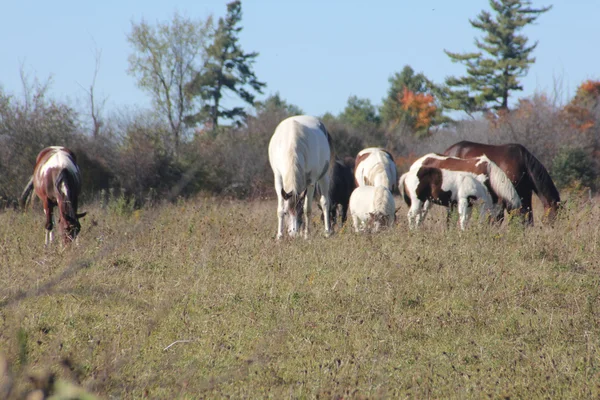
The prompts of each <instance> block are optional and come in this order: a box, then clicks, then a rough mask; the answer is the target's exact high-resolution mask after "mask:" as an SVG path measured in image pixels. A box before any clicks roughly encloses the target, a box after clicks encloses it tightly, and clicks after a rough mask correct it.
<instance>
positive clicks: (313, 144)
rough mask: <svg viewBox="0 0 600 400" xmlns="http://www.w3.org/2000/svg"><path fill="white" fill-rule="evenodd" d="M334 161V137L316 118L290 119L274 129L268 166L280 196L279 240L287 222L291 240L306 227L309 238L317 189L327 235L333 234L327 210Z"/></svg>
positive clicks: (305, 232)
mask: <svg viewBox="0 0 600 400" xmlns="http://www.w3.org/2000/svg"><path fill="white" fill-rule="evenodd" d="M333 160H334V157H333V146H332V144H331V136H329V133H328V132H327V129H325V125H323V123H322V122H321V121H319V120H318V119H317V118H314V117H311V116H307V115H299V116H295V117H289V118H286V119H284V120H283V121H281V122H280V123H279V125H278V126H277V128H275V133H273V136H272V137H271V141H270V142H269V163H270V164H271V169H272V170H273V175H274V180H275V191H276V192H277V219H278V224H277V239H281V238H282V237H283V229H284V222H287V230H288V234H289V236H290V237H294V236H296V235H297V234H298V232H299V231H300V229H301V226H302V224H304V237H305V238H308V231H309V226H310V223H309V222H310V214H311V203H312V199H313V196H314V192H315V185H317V186H318V188H319V193H321V196H320V199H319V203H320V205H321V209H322V210H323V219H324V222H325V235H326V236H329V235H330V234H331V223H330V220H329V213H328V212H327V210H329V204H330V200H329V183H330V175H331V169H332V164H333ZM284 220H285V221H284Z"/></svg>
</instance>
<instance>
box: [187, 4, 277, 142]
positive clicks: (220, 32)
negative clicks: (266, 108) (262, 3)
mask: <svg viewBox="0 0 600 400" xmlns="http://www.w3.org/2000/svg"><path fill="white" fill-rule="evenodd" d="M241 20H242V3H241V1H239V0H236V1H232V2H230V3H228V4H227V15H226V16H225V18H219V23H218V26H217V28H216V30H215V32H214V33H213V37H212V39H213V41H212V44H210V45H209V46H208V48H207V51H206V52H207V60H206V62H205V64H204V68H203V70H202V71H201V72H198V74H197V75H196V77H195V79H194V81H193V82H192V83H191V85H190V86H189V91H190V94H191V95H192V96H194V97H195V96H200V97H201V98H202V99H203V100H204V101H205V103H206V104H205V106H204V107H203V110H202V112H200V113H198V114H196V115H194V116H192V117H191V118H189V120H188V122H199V121H204V120H208V122H210V124H211V126H212V129H213V130H216V129H217V128H218V125H219V118H221V117H223V118H226V119H234V120H235V119H239V118H244V117H245V116H246V112H245V111H244V108H243V107H232V108H225V107H223V105H222V103H221V99H222V97H223V92H224V91H225V90H229V91H231V92H233V93H235V94H236V95H237V96H238V97H240V98H241V99H242V100H243V101H244V102H246V103H248V104H250V105H252V104H253V103H254V95H253V94H252V93H251V91H250V90H252V91H255V92H257V93H262V88H263V87H264V86H265V83H263V82H260V81H259V80H258V79H257V78H256V75H255V74H254V71H253V70H252V64H253V63H254V60H255V58H256V57H257V56H258V53H257V52H252V53H244V51H243V50H242V49H241V47H240V44H239V38H238V35H239V33H240V32H241V30H242V27H241V26H240V22H241Z"/></svg>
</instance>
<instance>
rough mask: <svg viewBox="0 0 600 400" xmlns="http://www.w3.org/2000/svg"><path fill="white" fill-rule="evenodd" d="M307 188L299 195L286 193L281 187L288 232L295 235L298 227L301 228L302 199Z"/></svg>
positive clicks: (291, 235) (292, 235)
mask: <svg viewBox="0 0 600 400" xmlns="http://www.w3.org/2000/svg"><path fill="white" fill-rule="evenodd" d="M306 192H307V189H304V191H302V193H300V194H299V195H295V194H293V193H286V192H285V191H284V190H283V189H281V196H282V197H283V200H284V210H285V219H286V225H287V228H288V234H289V235H290V237H295V236H296V235H297V234H298V232H300V228H302V217H303V216H304V199H305V198H306Z"/></svg>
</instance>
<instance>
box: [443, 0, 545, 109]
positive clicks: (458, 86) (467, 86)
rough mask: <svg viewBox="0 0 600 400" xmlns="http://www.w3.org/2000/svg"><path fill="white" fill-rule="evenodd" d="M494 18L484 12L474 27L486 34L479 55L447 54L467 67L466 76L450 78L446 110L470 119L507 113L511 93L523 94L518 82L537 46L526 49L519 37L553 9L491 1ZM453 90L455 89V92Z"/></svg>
mask: <svg viewBox="0 0 600 400" xmlns="http://www.w3.org/2000/svg"><path fill="white" fill-rule="evenodd" d="M490 6H491V7H492V10H493V11H494V13H495V14H496V16H495V18H494V17H492V15H491V14H490V13H489V12H487V11H482V12H481V13H480V14H479V15H478V16H477V18H476V19H475V20H469V22H470V23H471V26H473V27H474V28H476V29H479V30H481V31H483V32H484V33H485V36H484V37H483V39H482V40H479V39H476V40H475V45H476V46H477V48H478V49H479V50H481V51H480V52H473V53H452V52H449V51H447V50H444V51H445V53H446V54H447V55H448V56H449V57H450V58H451V59H452V61H453V62H460V63H463V64H465V65H466V67H467V76H463V77H458V78H457V77H448V78H447V79H446V85H447V90H446V91H445V95H444V98H443V104H444V106H445V107H446V108H450V109H454V110H463V111H465V112H467V113H468V114H469V115H471V114H472V113H474V112H478V111H488V110H490V109H494V110H508V97H509V95H510V92H513V91H517V90H519V91H520V90H523V87H522V86H521V85H520V83H519V78H521V77H523V76H525V75H526V73H527V70H528V69H529V65H530V64H532V63H533V62H535V58H533V57H531V53H532V51H533V50H534V49H535V48H536V46H537V42H535V43H534V44H533V45H531V46H528V45H527V38H526V37H525V36H523V35H521V34H518V32H519V31H520V30H522V29H523V28H524V27H525V26H526V25H528V24H531V23H533V22H534V21H535V20H536V19H537V18H538V17H539V16H540V14H542V13H545V12H546V11H548V10H550V9H551V8H552V6H548V7H543V8H538V9H535V8H531V1H528V0H490ZM453 88H454V89H453Z"/></svg>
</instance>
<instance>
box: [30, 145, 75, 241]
mask: <svg viewBox="0 0 600 400" xmlns="http://www.w3.org/2000/svg"><path fill="white" fill-rule="evenodd" d="M32 190H35V194H36V195H37V196H38V197H39V198H40V200H41V201H42V205H43V206H44V214H46V240H45V243H46V245H48V244H50V242H52V228H53V227H54V222H53V218H52V213H53V210H54V207H55V206H58V210H59V218H58V222H59V226H60V230H61V233H62V235H63V240H64V242H65V243H69V242H71V241H73V240H75V238H76V237H77V234H78V233H79V231H80V230H81V225H80V224H79V218H82V217H84V216H85V215H86V213H81V214H78V213H77V199H78V196H79V192H80V191H81V174H80V172H79V167H78V166H77V162H76V158H75V154H74V153H73V152H72V151H71V150H69V149H67V148H66V147H61V146H52V147H47V148H45V149H44V150H42V151H41V152H40V154H38V156H37V159H36V162H35V168H34V170H33V176H32V177H31V179H30V180H29V182H28V184H27V186H26V187H25V190H24V191H23V195H22V196H21V198H22V200H26V199H27V197H29V195H30V194H31V192H32Z"/></svg>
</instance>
